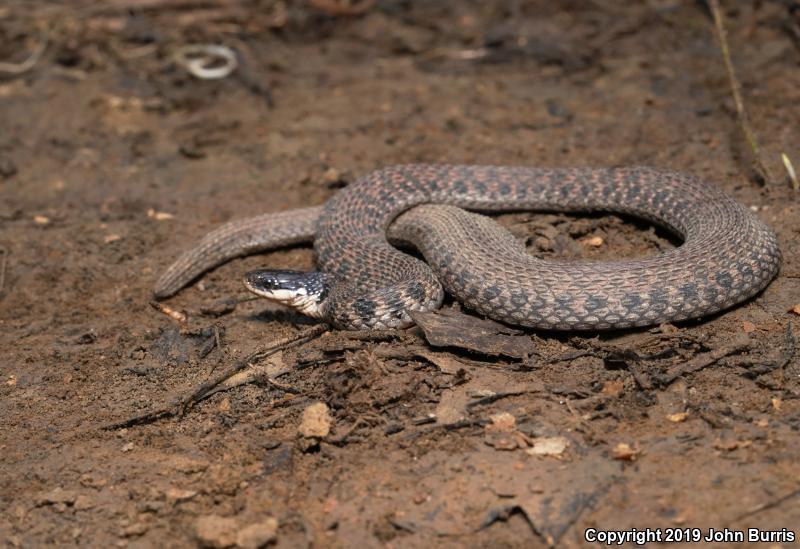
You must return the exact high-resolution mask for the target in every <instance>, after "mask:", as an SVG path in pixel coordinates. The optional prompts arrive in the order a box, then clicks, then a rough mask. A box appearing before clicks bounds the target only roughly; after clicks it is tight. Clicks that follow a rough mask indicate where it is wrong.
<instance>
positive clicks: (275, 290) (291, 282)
mask: <svg viewBox="0 0 800 549" xmlns="http://www.w3.org/2000/svg"><path fill="white" fill-rule="evenodd" d="M327 279H328V277H327V275H325V274H324V273H321V272H319V271H310V272H301V271H285V270H275V269H264V270H258V271H250V272H249V273H247V274H245V275H244V285H245V286H246V287H247V289H248V290H250V291H251V292H253V293H254V294H256V295H260V296H261V297H265V298H267V299H269V300H271V301H275V302H277V303H280V304H282V305H285V306H287V307H289V308H291V309H294V310H295V311H298V312H300V313H303V314H304V315H307V316H310V317H313V318H320V317H321V316H322V302H323V301H325V298H326V297H328V281H327Z"/></svg>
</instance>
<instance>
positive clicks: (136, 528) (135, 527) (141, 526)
mask: <svg viewBox="0 0 800 549" xmlns="http://www.w3.org/2000/svg"><path fill="white" fill-rule="evenodd" d="M149 529H150V527H149V526H148V525H147V524H145V523H143V522H136V523H134V524H131V525H130V526H127V527H126V528H123V530H122V537H125V538H130V537H137V536H141V535H142V534H144V533H146V532H147V530H149Z"/></svg>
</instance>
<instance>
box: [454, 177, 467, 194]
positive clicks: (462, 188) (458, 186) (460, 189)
mask: <svg viewBox="0 0 800 549" xmlns="http://www.w3.org/2000/svg"><path fill="white" fill-rule="evenodd" d="M453 190H454V191H456V192H457V193H464V194H466V193H467V185H466V184H465V183H464V182H463V181H461V180H458V181H454V182H453Z"/></svg>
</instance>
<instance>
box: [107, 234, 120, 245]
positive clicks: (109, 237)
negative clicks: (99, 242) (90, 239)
mask: <svg viewBox="0 0 800 549" xmlns="http://www.w3.org/2000/svg"><path fill="white" fill-rule="evenodd" d="M117 240H122V237H121V236H120V235H118V234H107V235H106V236H105V238H103V242H105V243H106V244H111V243H112V242H116V241H117Z"/></svg>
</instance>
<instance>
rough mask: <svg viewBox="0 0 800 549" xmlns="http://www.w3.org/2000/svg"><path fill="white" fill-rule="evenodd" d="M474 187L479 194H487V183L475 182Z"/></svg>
mask: <svg viewBox="0 0 800 549" xmlns="http://www.w3.org/2000/svg"><path fill="white" fill-rule="evenodd" d="M472 186H473V187H474V188H475V190H476V191H478V192H479V193H482V194H485V193H486V183H484V182H483V181H475V182H474V183H473V184H472Z"/></svg>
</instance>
